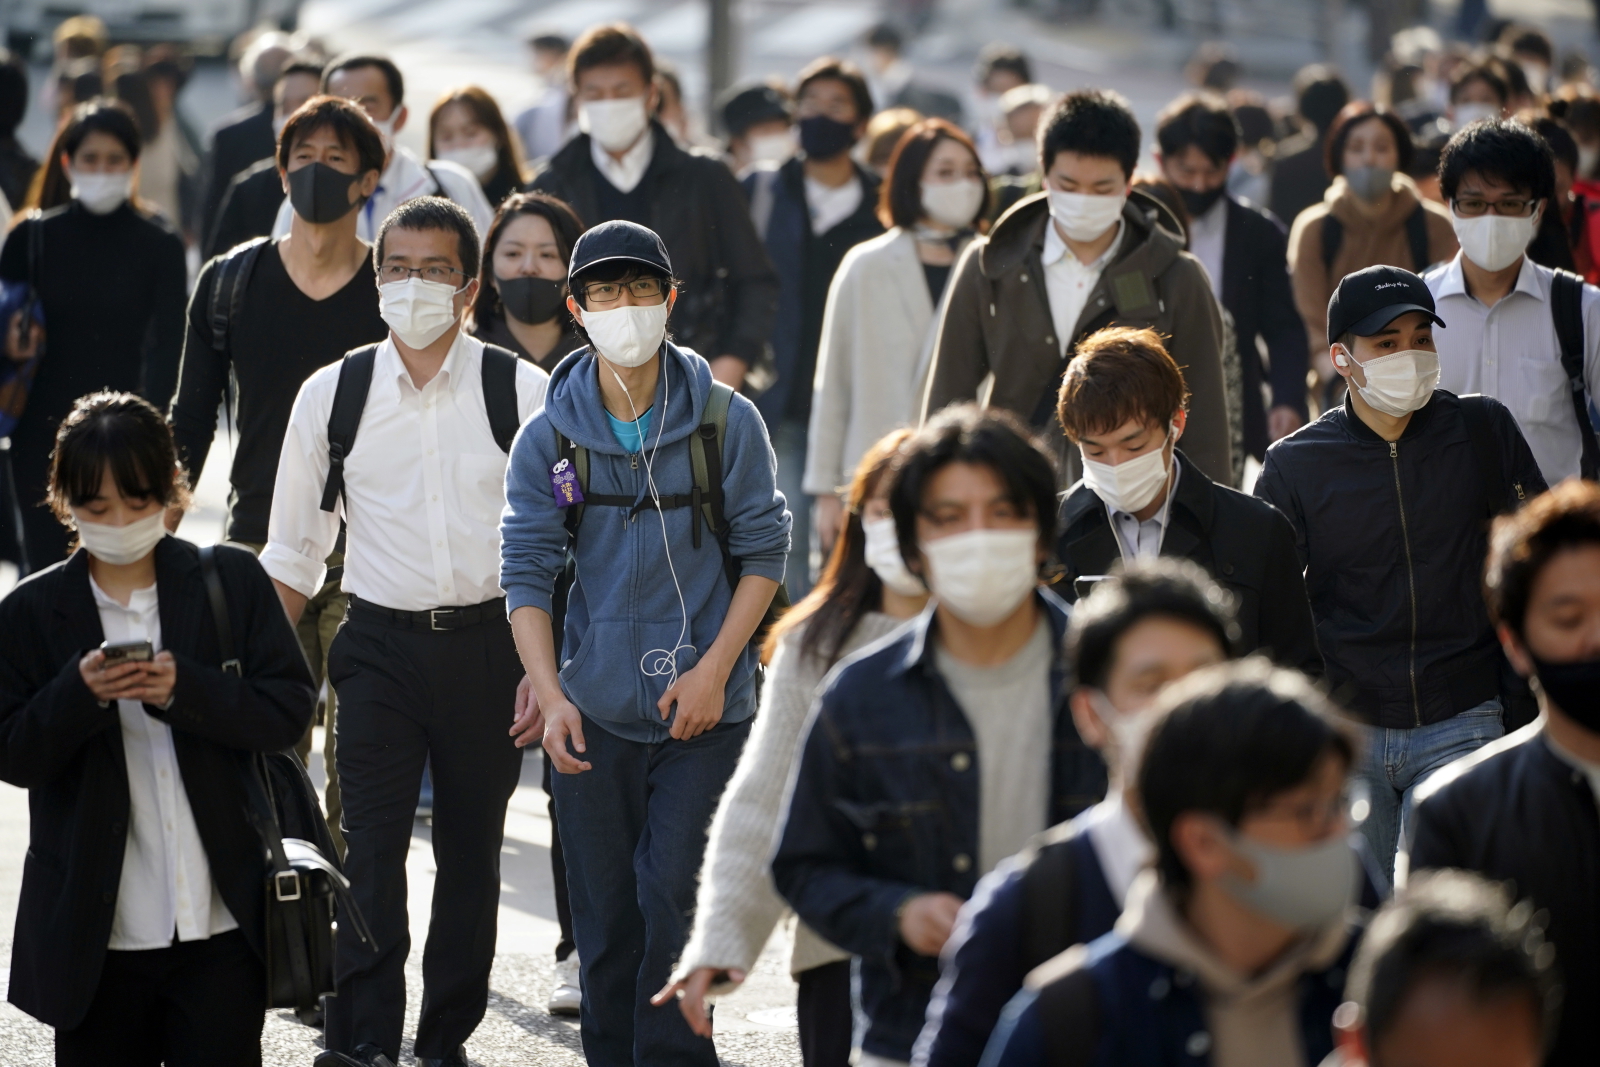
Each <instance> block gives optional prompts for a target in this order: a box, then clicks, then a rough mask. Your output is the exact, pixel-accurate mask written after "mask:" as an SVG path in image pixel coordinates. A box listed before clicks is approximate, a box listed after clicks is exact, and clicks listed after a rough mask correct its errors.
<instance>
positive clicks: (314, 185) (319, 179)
mask: <svg viewBox="0 0 1600 1067" xmlns="http://www.w3.org/2000/svg"><path fill="white" fill-rule="evenodd" d="M360 177H361V175H359V174H346V173H345V172H344V171H342V170H334V169H333V168H332V167H330V166H328V165H327V164H326V163H307V164H306V165H305V166H303V167H301V168H300V169H299V170H292V171H290V172H289V206H290V207H292V208H294V213H295V214H296V215H299V216H300V217H301V218H303V219H305V220H306V221H307V222H314V223H316V224H317V225H319V226H321V225H326V224H327V223H330V222H338V221H339V220H340V219H342V218H344V217H345V216H346V215H348V214H350V212H352V211H354V210H355V209H356V208H358V207H360V206H361V205H362V204H363V203H365V202H366V197H358V198H357V199H356V201H355V202H354V203H351V201H350V187H351V186H352V185H354V184H355V183H356V182H357V181H358V180H359V179H360Z"/></svg>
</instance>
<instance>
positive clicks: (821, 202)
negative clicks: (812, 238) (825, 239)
mask: <svg viewBox="0 0 1600 1067" xmlns="http://www.w3.org/2000/svg"><path fill="white" fill-rule="evenodd" d="M863 195H864V194H863V193H862V191H861V178H860V177H859V176H857V175H854V174H852V175H851V176H850V180H849V181H847V182H845V183H844V184H843V185H838V186H834V185H824V184H823V183H821V182H819V181H817V180H816V179H815V178H807V179H806V209H807V210H808V211H809V212H810V214H811V232H812V233H813V234H817V235H820V234H824V233H827V232H828V231H829V230H831V229H833V228H834V227H835V226H837V225H839V223H841V222H843V221H844V220H845V219H847V218H849V217H850V216H851V215H853V214H855V211H856V208H858V207H860V206H861V197H862V196H863Z"/></svg>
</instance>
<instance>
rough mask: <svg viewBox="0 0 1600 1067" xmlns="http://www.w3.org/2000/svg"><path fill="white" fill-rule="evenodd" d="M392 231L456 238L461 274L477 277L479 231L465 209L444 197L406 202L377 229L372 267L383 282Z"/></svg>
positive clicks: (479, 263)
mask: <svg viewBox="0 0 1600 1067" xmlns="http://www.w3.org/2000/svg"><path fill="white" fill-rule="evenodd" d="M390 230H442V231H444V232H445V233H453V234H455V235H456V255H457V256H458V257H459V258H460V260H461V270H462V272H463V273H465V274H466V276H467V277H468V278H476V277H477V276H478V268H479V266H480V265H481V259H480V249H479V247H478V227H477V226H476V224H474V223H473V221H472V216H471V215H469V214H467V210H466V208H464V207H462V206H461V205H460V204H458V203H456V202H455V201H453V200H446V199H445V198H444V197H442V196H419V197H417V198H416V199H415V200H407V201H406V202H405V203H403V204H401V205H400V206H399V207H397V208H395V209H394V210H393V211H391V212H389V217H388V218H386V219H384V220H383V225H382V226H381V227H379V229H378V240H377V241H376V242H374V244H373V246H372V267H373V269H374V270H375V271H377V272H378V276H379V278H380V279H381V278H382V276H383V274H382V272H383V245H384V242H385V241H386V240H388V237H389V231H390Z"/></svg>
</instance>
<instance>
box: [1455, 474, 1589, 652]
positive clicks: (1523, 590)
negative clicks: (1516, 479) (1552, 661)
mask: <svg viewBox="0 0 1600 1067" xmlns="http://www.w3.org/2000/svg"><path fill="white" fill-rule="evenodd" d="M1585 545H1600V486H1596V485H1595V484H1594V483H1593V482H1585V481H1580V480H1579V479H1577V478H1569V479H1567V480H1566V481H1564V482H1562V483H1561V484H1560V485H1558V486H1556V487H1555V488H1554V489H1552V490H1550V491H1549V492H1547V493H1541V494H1540V495H1539V496H1536V497H1534V498H1533V500H1531V501H1529V502H1528V504H1527V506H1526V507H1524V508H1523V509H1522V510H1521V511H1516V512H1513V513H1512V514H1510V515H1503V516H1501V517H1500V518H1498V519H1496V520H1495V522H1494V529H1493V531H1492V533H1491V534H1490V537H1489V559H1488V563H1487V564H1486V565H1485V567H1484V575H1483V599H1484V601H1485V602H1486V603H1487V604H1488V606H1489V617H1490V618H1491V619H1493V620H1494V621H1495V622H1496V623H1505V624H1506V626H1508V627H1509V628H1510V629H1511V632H1512V633H1514V634H1516V635H1517V636H1518V637H1519V638H1520V637H1521V636H1522V627H1523V623H1524V621H1525V620H1526V619H1527V616H1528V599H1529V598H1530V597H1531V596H1532V595H1533V583H1534V582H1536V581H1537V580H1538V578H1539V572H1540V571H1542V570H1544V568H1545V565H1546V564H1548V563H1549V562H1550V560H1551V559H1552V558H1554V557H1555V556H1557V555H1559V554H1560V553H1562V552H1565V551H1566V550H1568V549H1571V548H1579V547H1582V546H1585Z"/></svg>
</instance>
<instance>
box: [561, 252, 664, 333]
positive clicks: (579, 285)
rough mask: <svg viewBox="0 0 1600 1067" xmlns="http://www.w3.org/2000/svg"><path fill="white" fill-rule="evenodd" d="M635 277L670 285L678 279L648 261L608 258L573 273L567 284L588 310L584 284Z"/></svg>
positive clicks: (621, 280)
mask: <svg viewBox="0 0 1600 1067" xmlns="http://www.w3.org/2000/svg"><path fill="white" fill-rule="evenodd" d="M635 278H660V279H661V280H662V281H663V282H665V283H666V284H667V285H669V286H671V285H676V284H677V279H675V278H673V277H672V275H670V274H667V273H666V272H665V271H662V270H658V269H657V268H655V267H652V266H651V265H650V264H648V263H641V262H640V261H638V260H636V259H608V260H604V261H602V262H600V263H596V264H595V265H594V266H592V267H588V268H585V269H584V270H582V271H579V272H578V273H577V274H574V275H572V276H571V277H570V278H569V279H568V281H567V285H568V288H569V290H570V291H571V293H572V299H574V300H576V301H577V302H578V306H579V307H581V308H583V310H585V311H588V310H589V304H588V298H587V297H586V296H585V295H584V292H583V288H584V286H586V285H588V284H589V283H590V282H631V281H633V280H634V279H635ZM579 329H580V330H581V329H582V327H579Z"/></svg>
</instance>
